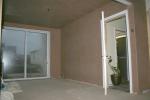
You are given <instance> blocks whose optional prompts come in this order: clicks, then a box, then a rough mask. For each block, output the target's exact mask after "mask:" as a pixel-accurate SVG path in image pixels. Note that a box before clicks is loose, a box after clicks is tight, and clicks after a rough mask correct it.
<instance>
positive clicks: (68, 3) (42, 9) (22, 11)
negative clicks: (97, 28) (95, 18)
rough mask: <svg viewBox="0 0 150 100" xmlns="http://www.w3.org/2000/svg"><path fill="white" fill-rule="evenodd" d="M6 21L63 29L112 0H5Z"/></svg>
mask: <svg viewBox="0 0 150 100" xmlns="http://www.w3.org/2000/svg"><path fill="white" fill-rule="evenodd" d="M4 1H5V3H4V8H5V9H4V20H5V21H8V22H16V23H21V24H30V25H40V26H48V27H61V26H63V25H64V24H66V23H69V22H70V21H72V20H75V19H77V18H79V17H80V16H82V15H85V14H87V13H89V12H91V11H93V10H95V9H97V8H99V7H101V6H102V5H104V4H106V3H108V2H109V1H111V0H4Z"/></svg>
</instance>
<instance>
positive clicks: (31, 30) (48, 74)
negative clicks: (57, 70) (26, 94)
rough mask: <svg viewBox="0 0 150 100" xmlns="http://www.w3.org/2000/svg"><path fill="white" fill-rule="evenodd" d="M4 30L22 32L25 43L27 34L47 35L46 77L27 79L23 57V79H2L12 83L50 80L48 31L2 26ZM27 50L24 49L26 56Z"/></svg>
mask: <svg viewBox="0 0 150 100" xmlns="http://www.w3.org/2000/svg"><path fill="white" fill-rule="evenodd" d="M3 29H5V30H16V31H24V32H25V42H26V40H27V33H28V32H32V33H34V32H37V33H42V34H46V35H47V62H46V63H47V75H46V76H44V77H36V78H28V77H27V57H26V56H25V62H26V63H25V64H24V65H25V66H24V69H25V70H24V78H18V79H4V80H5V81H14V80H30V79H45V78H50V32H49V31H43V30H35V29H25V28H17V27H7V26H4V28H3ZM25 47H27V43H25ZM26 49H27V48H25V54H27V50H26Z"/></svg>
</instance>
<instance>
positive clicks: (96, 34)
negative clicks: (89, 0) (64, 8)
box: [62, 2, 125, 85]
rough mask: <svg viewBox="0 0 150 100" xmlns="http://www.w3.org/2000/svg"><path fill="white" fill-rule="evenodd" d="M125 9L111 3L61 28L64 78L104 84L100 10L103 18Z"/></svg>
mask: <svg viewBox="0 0 150 100" xmlns="http://www.w3.org/2000/svg"><path fill="white" fill-rule="evenodd" d="M124 9H125V6H122V5H120V4H117V3H115V2H111V3H109V4H107V5H105V6H104V7H102V8H99V9H97V10H95V11H93V12H91V13H89V14H87V15H85V16H83V17H81V18H80V19H78V20H75V21H73V22H72V23H70V24H67V25H65V26H64V27H63V28H62V73H63V76H64V78H67V79H73V80H78V81H84V82H89V83H92V84H100V85H102V84H103V81H102V57H101V56H102V54H101V36H100V34H101V30H100V27H101V26H100V20H101V11H102V10H104V11H105V16H109V15H111V14H114V13H117V12H120V11H122V10H124Z"/></svg>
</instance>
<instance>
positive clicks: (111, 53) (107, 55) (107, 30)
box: [101, 10, 133, 94]
mask: <svg viewBox="0 0 150 100" xmlns="http://www.w3.org/2000/svg"><path fill="white" fill-rule="evenodd" d="M101 26H102V34H101V37H102V55H103V87H104V88H105V94H107V89H117V90H121V91H126V92H130V93H133V89H132V87H133V86H132V68H131V47H130V33H129V21H128V10H125V11H122V12H119V13H117V14H114V15H112V16H109V17H107V18H104V12H102V21H101ZM110 59H111V64H110V63H109V60H110ZM112 68H115V69H116V68H117V69H118V71H119V72H120V76H121V78H120V84H118V85H114V82H113V80H112V74H114V71H113V70H112Z"/></svg>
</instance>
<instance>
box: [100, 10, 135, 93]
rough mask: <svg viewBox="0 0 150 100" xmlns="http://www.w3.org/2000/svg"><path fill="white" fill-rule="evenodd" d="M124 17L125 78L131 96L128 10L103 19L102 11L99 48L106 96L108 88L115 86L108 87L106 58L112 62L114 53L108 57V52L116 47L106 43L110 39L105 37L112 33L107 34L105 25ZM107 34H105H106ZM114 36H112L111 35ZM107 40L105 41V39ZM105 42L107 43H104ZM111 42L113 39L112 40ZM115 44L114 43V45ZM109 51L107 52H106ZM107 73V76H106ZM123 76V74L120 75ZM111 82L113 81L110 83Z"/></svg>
mask: <svg viewBox="0 0 150 100" xmlns="http://www.w3.org/2000/svg"><path fill="white" fill-rule="evenodd" d="M122 17H124V20H125V24H124V26H125V27H126V29H125V32H126V41H127V42H126V44H127V46H128V47H127V54H126V58H127V59H126V65H127V67H128V73H127V74H128V76H127V77H125V79H126V78H128V79H129V92H130V93H131V94H132V93H133V81H132V66H131V65H132V61H131V45H130V43H131V42H130V31H129V20H128V10H124V11H121V12H119V13H116V14H114V15H111V16H109V17H106V18H104V11H102V20H101V43H102V44H101V46H102V66H103V67H102V68H103V88H104V94H105V95H107V92H108V88H110V87H111V86H115V85H113V84H112V85H110V84H109V83H110V81H112V80H111V77H110V76H111V75H112V74H110V73H109V72H110V69H109V68H108V58H109V57H112V58H113V61H114V59H115V58H116V57H115V56H113V55H114V52H113V53H112V55H110V52H112V51H113V50H114V48H113V47H116V46H112V45H113V43H112V42H113V41H111V42H108V40H110V38H108V37H107V36H108V35H109V36H110V35H112V34H113V32H108V30H106V29H107V25H106V23H108V22H111V21H114V20H118V19H120V18H122ZM117 25H118V24H116V26H117ZM116 26H115V27H113V28H111V29H112V31H114V30H113V29H114V28H116ZM106 32H107V33H106ZM108 33H111V34H108ZM112 36H114V35H112ZM106 38H107V39H106ZM112 38H114V39H115V38H116V37H112ZM106 40H107V41H106ZM112 40H113V39H112ZM114 44H115V43H114ZM108 45H111V46H110V48H108ZM108 49H109V50H108ZM116 56H117V53H116ZM117 58H118V56H117ZM113 66H118V63H117V64H116V65H113ZM108 73H109V74H108ZM122 75H123V74H122ZM112 82H113V81H112Z"/></svg>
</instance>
